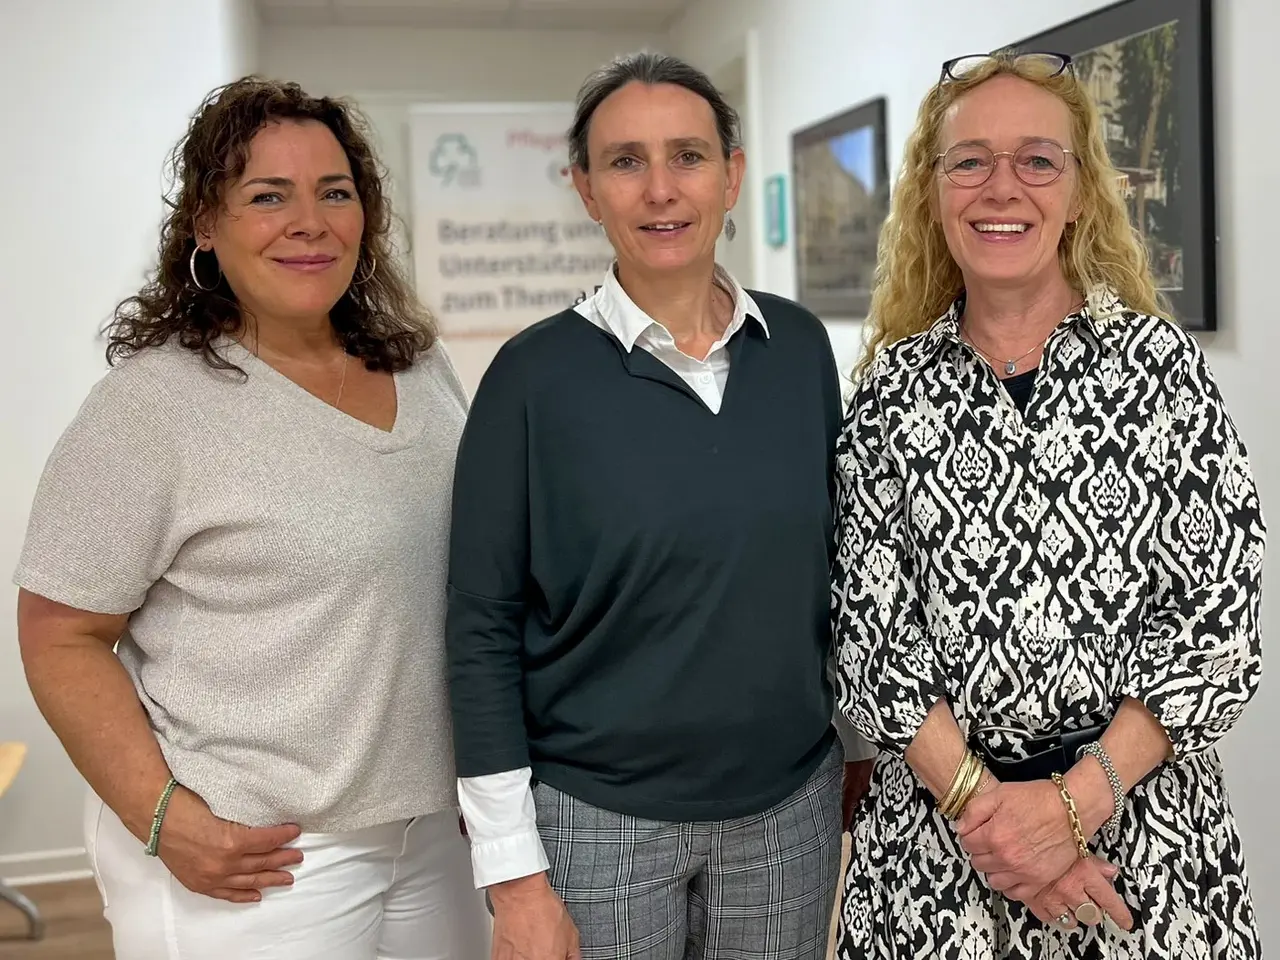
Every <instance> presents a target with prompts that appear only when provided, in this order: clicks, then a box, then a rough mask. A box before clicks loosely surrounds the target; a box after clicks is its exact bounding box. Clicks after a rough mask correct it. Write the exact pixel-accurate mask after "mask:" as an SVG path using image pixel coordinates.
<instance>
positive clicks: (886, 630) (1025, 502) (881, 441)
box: [833, 53, 1265, 960]
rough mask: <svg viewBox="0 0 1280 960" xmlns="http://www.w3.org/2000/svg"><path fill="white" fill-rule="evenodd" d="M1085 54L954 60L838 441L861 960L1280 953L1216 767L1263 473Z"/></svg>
mask: <svg viewBox="0 0 1280 960" xmlns="http://www.w3.org/2000/svg"><path fill="white" fill-rule="evenodd" d="M1118 180H1119V178H1118V174H1117V172H1116V170H1115V169H1114V168H1113V167H1112V165H1111V163H1110V162H1109V160H1108V158H1107V155H1106V151H1105V147H1104V145H1103V141H1102V137H1101V134H1100V132H1099V122H1098V116H1097V113H1096V111H1095V108H1094V107H1093V106H1092V104H1091V103H1090V101H1089V99H1088V96H1087V94H1086V92H1085V90H1084V89H1083V87H1082V86H1081V84H1080V83H1079V82H1078V80H1077V79H1076V77H1075V74H1074V71H1073V69H1072V66H1071V61H1070V58H1069V57H1067V56H1064V55H1060V54H1038V53H1037V54H1017V55H1015V54H1012V53H1007V54H999V55H990V56H986V55H984V56H979V57H964V58H960V59H958V60H953V61H949V62H948V63H947V64H945V65H944V67H943V74H942V77H941V79H940V82H939V83H938V84H937V86H936V87H935V88H934V89H933V90H932V91H931V92H930V93H929V94H928V96H927V97H926V98H925V101H924V103H923V105H922V106H921V109H920V113H919V119H918V122H917V125H916V128H915V130H914V132H913V133H912V135H911V137H910V139H909V141H908V143H907V147H906V152H905V157H904V164H903V172H902V175H901V178H900V180H899V182H898V186H897V190H896V191H895V194H894V198H893V209H892V211H891V215H890V217H889V220H888V223H887V224H886V226H885V230H884V234H883V237H882V240H881V248H880V264H879V271H878V277H877V286H876V290H875V293H874V297H873V301H872V307H871V314H872V316H871V321H870V329H871V337H870V341H869V349H868V351H867V355H866V356H865V357H864V359H863V361H862V363H861V365H860V367H859V370H858V371H857V389H856V392H855V395H854V397H853V398H852V401H851V406H850V408H849V410H848V415H847V419H846V421H845V424H844V429H843V431H842V434H841V437H840V441H839V445H838V448H837V460H836V464H837V482H838V488H839V491H838V508H837V519H838V539H839V543H838V558H837V561H836V564H835V571H834V577H835V580H834V586H833V616H834V618H835V624H834V625H835V630H836V642H837V645H838V658H839V667H840V672H839V697H840V706H841V708H842V709H843V711H844V713H845V715H846V716H847V717H848V718H849V719H850V720H851V721H852V723H853V725H854V726H855V727H856V728H857V729H858V731H859V732H861V733H862V734H863V735H864V736H866V737H867V738H869V739H870V740H871V741H872V742H874V743H875V744H876V745H878V746H879V748H880V750H881V753H880V757H879V759H878V761H877V763H876V768H875V773H874V776H873V780H872V786H871V791H870V794H869V795H868V798H867V801H866V802H865V803H864V804H863V805H862V807H861V809H860V811H859V813H858V815H857V818H856V820H855V823H854V827H853V864H852V869H851V870H850V871H849V872H848V879H847V880H846V884H847V889H846V896H845V900H844V906H843V917H842V924H841V941H842V944H841V955H842V956H843V957H846V958H853V957H859V958H861V957H895V958H897V957H943V958H961V957H963V958H985V957H1081V958H1085V957H1132V958H1144V960H1147V958H1150V960H1154V958H1158V957H1159V958H1164V957H1212V958H1219V957H1220V958H1227V957H1231V958H1236V960H1239V958H1252V957H1257V956H1259V955H1260V953H1261V949H1260V946H1259V943H1258V932H1257V926H1256V922H1255V916H1254V910H1253V906H1252V903H1251V900H1250V894H1249V885H1248V881H1247V879H1246V874H1245V867H1244V861H1243V857H1242V854H1241V849H1240V839H1239V835H1238V833H1237V830H1236V826H1235V821H1234V818H1233V816H1232V813H1231V808H1230V805H1229V803H1228V800H1227V793H1226V789H1225V787H1224V785H1223V776H1222V769H1221V766H1220V764H1219V760H1218V755H1217V753H1216V750H1215V746H1216V744H1217V742H1218V740H1219V739H1220V738H1221V737H1222V736H1223V735H1224V734H1225V733H1227V731H1229V730H1230V729H1231V727H1232V726H1233V725H1234V724H1235V723H1236V721H1237V720H1238V719H1239V717H1240V715H1241V713H1242V711H1243V710H1244V708H1245V706H1246V704H1247V703H1248V701H1249V700H1250V698H1251V697H1252V695H1253V693H1254V691H1255V690H1256V689H1257V685H1258V681H1259V677H1260V673H1261V656H1260V638H1259V631H1258V604H1259V595H1260V590H1261V582H1260V580H1261V571H1262V564H1263V551H1264V541H1265V524H1264V521H1263V517H1262V515H1261V512H1260V509H1259V504H1258V498H1257V493H1256V490H1255V486H1254V480H1253V476H1252V471H1251V468H1250V465H1249V460H1248V457H1247V454H1246V451H1245V448H1244V445H1243V444H1242V442H1241V440H1240V437H1239V436H1238V435H1237V433H1236V429H1235V426H1234V425H1233V423H1232V421H1231V418H1230V416H1229V415H1228V413H1227V411H1226V409H1225V408H1224V406H1223V402H1222V398H1221V396H1220V395H1219V392H1218V388H1217V386H1216V385H1215V381H1214V378H1213V376H1212V374H1211V372H1210V370H1209V368H1208V366H1207V364H1206V361H1205V357H1204V354H1203V353H1202V351H1201V349H1200V347H1199V345H1198V344H1197V342H1196V340H1195V339H1194V338H1193V337H1192V336H1190V335H1189V334H1187V333H1185V332H1184V331H1183V330H1181V329H1180V328H1179V327H1178V326H1176V325H1175V323H1173V322H1171V321H1170V320H1169V319H1167V317H1168V312H1167V311H1166V310H1164V309H1163V307H1162V306H1161V304H1160V302H1159V300H1158V298H1157V295H1156V293H1155V290H1154V287H1153V284H1152V279H1151V275H1150V273H1149V271H1148V266H1147V258H1146V252H1145V250H1144V248H1143V245H1142V243H1141V241H1140V240H1139V239H1138V238H1137V237H1136V236H1135V234H1134V232H1133V231H1132V230H1131V228H1130V226H1129V222H1128V217H1127V215H1126V211H1125V207H1124V203H1123V200H1122V198H1121V196H1120V192H1119V190H1118V188H1117V184H1118Z"/></svg>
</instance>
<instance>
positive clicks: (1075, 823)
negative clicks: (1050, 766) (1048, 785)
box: [1050, 773, 1093, 860]
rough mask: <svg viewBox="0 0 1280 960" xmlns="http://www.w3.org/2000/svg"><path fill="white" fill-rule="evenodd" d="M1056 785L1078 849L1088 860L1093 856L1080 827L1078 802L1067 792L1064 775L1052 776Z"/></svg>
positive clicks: (1056, 774) (1081, 855) (1083, 857)
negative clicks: (1077, 809)
mask: <svg viewBox="0 0 1280 960" xmlns="http://www.w3.org/2000/svg"><path fill="white" fill-rule="evenodd" d="M1050 777H1051V778H1052V779H1053V782H1054V784H1055V785H1056V786H1057V788H1058V793H1059V794H1060V795H1061V796H1062V802H1063V803H1064V804H1066V807H1067V818H1068V819H1069V820H1070V821H1071V832H1072V833H1073V834H1074V835H1075V838H1076V849H1077V850H1078V851H1080V857H1081V859H1083V860H1088V859H1089V857H1091V856H1092V855H1093V854H1092V853H1091V852H1090V851H1089V844H1088V843H1086V842H1085V839H1084V828H1083V827H1081V826H1080V815H1079V814H1078V813H1076V802H1075V800H1074V799H1072V797H1071V794H1070V792H1069V791H1068V790H1067V781H1066V780H1064V779H1063V777H1062V774H1060V773H1053V774H1050Z"/></svg>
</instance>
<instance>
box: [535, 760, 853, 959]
mask: <svg viewBox="0 0 1280 960" xmlns="http://www.w3.org/2000/svg"><path fill="white" fill-rule="evenodd" d="M843 760H844V754H843V751H842V750H841V748H840V745H839V744H838V743H837V744H836V745H835V746H834V747H833V748H832V750H831V752H830V753H829V754H828V756H827V757H826V758H825V759H824V761H823V762H822V765H821V766H820V767H819V768H818V770H817V771H816V772H815V773H814V775H813V776H812V777H810V778H809V781H808V782H807V783H806V784H805V785H804V786H803V787H802V788H801V789H800V790H798V791H797V792H796V793H795V794H793V795H792V796H790V797H788V798H787V799H786V800H784V801H782V802H781V803H779V804H777V805H776V806H774V807H771V808H770V809H768V810H766V811H764V812H763V813H760V814H756V815H754V816H749V817H742V818H739V819H736V820H725V821H718V822H703V823H668V822H664V821H658V820H644V819H641V818H639V817H633V816H628V815H626V814H620V813H613V812H611V811H608V810H602V809H600V808H599V807H594V806H592V805H590V804H588V803H584V802H583V801H581V800H578V799H576V798H574V797H571V796H569V795H567V794H565V793H563V792H561V791H559V790H556V789H555V788H554V787H551V786H548V785H547V784H545V783H538V784H536V785H535V786H534V791H533V793H534V801H535V804H536V806H537V811H538V832H539V833H540V834H541V836H542V844H543V847H544V848H545V849H546V852H547V858H548V860H549V861H550V864H551V869H550V872H549V875H548V876H549V878H550V881H551V886H552V887H553V888H554V889H555V891H556V893H558V894H559V895H560V898H561V899H562V900H563V901H564V903H565V907H566V908H567V909H568V911H569V915H570V916H571V917H572V918H573V921H574V924H575V925H576V926H577V928H578V933H579V936H580V937H581V942H582V957H583V960H823V958H824V957H825V956H826V952H827V931H828V928H829V925H830V922H831V912H832V910H833V908H834V906H835V897H836V887H837V884H838V880H839V873H840V832H841V822H840V821H841V817H840V809H841V807H840V804H841V785H842V783H843V772H844V763H843Z"/></svg>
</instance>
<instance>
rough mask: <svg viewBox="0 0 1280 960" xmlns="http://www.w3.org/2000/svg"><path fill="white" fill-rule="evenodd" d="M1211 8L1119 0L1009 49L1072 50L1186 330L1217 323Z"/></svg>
mask: <svg viewBox="0 0 1280 960" xmlns="http://www.w3.org/2000/svg"><path fill="white" fill-rule="evenodd" d="M1210 8H1211V2H1210V0H1124V2H1121V3H1116V4H1113V5H1112V6H1109V7H1104V8H1103V9H1101V10H1098V11H1096V12H1094V13H1091V14H1088V15H1087V16H1083V17H1080V18H1078V19H1075V20H1072V21H1070V22H1068V23H1064V24H1062V25H1061V26H1058V27H1054V28H1053V29H1052V30H1048V31H1045V32H1044V33H1041V34H1038V35H1036V36H1034V37H1029V38H1027V39H1026V40H1023V41H1021V42H1019V43H1016V44H1013V45H1012V47H1011V48H1010V49H1014V50H1049V51H1054V52H1057V53H1068V54H1070V55H1071V57H1072V58H1073V61H1074V63H1073V66H1074V68H1075V71H1076V76H1077V77H1079V78H1080V80H1081V81H1082V82H1083V83H1084V85H1085V86H1086V87H1087V88H1088V89H1089V92H1090V93H1091V94H1092V96H1093V99H1094V101H1095V102H1096V103H1097V105H1098V110H1099V113H1100V114H1101V118H1102V130H1103V136H1104V137H1105V139H1106V144H1107V150H1108V152H1109V153H1110V155H1111V161H1112V163H1113V164H1114V165H1115V166H1116V168H1117V169H1118V170H1119V171H1120V174H1121V186H1122V189H1123V190H1124V193H1125V198H1126V201H1127V205H1128V207H1129V216H1130V220H1131V222H1132V223H1133V226H1134V227H1135V229H1136V230H1137V231H1138V233H1139V234H1140V235H1141V237H1142V239H1143V241H1144V242H1145V243H1146V246H1147V253H1148V256H1149V259H1150V263H1151V269H1152V273H1153V274H1154V276H1155V281H1156V287H1157V289H1158V290H1159V291H1160V292H1161V293H1162V294H1163V295H1164V296H1165V298H1166V299H1167V300H1168V302H1169V305H1170V306H1171V307H1172V309H1173V313H1174V316H1175V318H1176V319H1177V320H1178V322H1179V323H1180V324H1182V325H1183V326H1184V327H1186V328H1187V329H1190V330H1214V329H1217V326H1218V302H1217V300H1218V283H1217V258H1218V227H1217V214H1216V209H1217V204H1216V198H1215V189H1214V161H1213V150H1214V128H1213V127H1214V125H1213V57H1212V30H1211V22H1210Z"/></svg>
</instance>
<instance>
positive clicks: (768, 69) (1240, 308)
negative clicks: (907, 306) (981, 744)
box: [671, 0, 1280, 947]
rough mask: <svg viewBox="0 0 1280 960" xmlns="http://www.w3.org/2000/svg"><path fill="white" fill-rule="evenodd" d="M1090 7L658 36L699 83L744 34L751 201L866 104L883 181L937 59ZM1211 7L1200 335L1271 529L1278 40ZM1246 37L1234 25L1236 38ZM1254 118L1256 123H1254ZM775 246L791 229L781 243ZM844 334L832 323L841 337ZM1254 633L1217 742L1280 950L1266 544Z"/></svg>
mask: <svg viewBox="0 0 1280 960" xmlns="http://www.w3.org/2000/svg"><path fill="white" fill-rule="evenodd" d="M1106 5H1107V3H1106V2H1096V0H1044V2H1041V3H1036V4H1014V3H1008V2H1006V0H974V2H971V3H968V4H964V5H961V6H957V5H955V4H953V3H950V2H945V0H897V2H895V3H885V4H871V3H859V4H851V3H848V2H847V0H785V2H784V0H697V2H696V3H695V4H694V5H693V7H692V8H691V9H690V10H689V11H688V12H687V13H686V15H685V16H684V17H683V18H682V19H681V20H680V21H679V22H677V23H676V24H675V25H674V26H673V28H672V32H671V50H672V52H673V53H676V54H678V55H681V56H684V57H687V58H688V59H690V60H691V61H693V62H694V63H697V64H698V65H699V66H701V67H703V68H704V69H706V70H709V71H716V70H718V69H720V68H721V65H722V64H723V63H727V62H728V61H730V60H731V59H732V58H733V57H735V56H737V55H738V53H739V51H740V50H741V49H742V39H741V34H742V33H743V32H744V31H747V30H749V29H754V31H755V32H756V33H757V34H758V37H759V41H758V42H759V76H758V78H757V80H758V84H759V89H760V91H761V93H760V110H759V116H758V117H756V118H755V122H756V123H757V126H758V129H757V134H756V137H755V142H757V143H758V144H759V145H760V148H761V149H760V154H761V155H760V156H757V157H748V158H747V169H748V171H749V175H750V177H751V182H750V189H752V190H753V191H755V193H756V196H760V195H761V192H762V190H763V181H764V178H766V177H768V176H769V175H770V174H773V173H785V174H786V175H787V178H788V182H790V177H791V157H790V143H791V139H790V138H791V133H792V132H793V131H794V130H796V129H797V128H801V127H805V126H807V125H809V124H810V123H812V122H814V121H815V120H819V119H821V118H823V117H825V116H828V115H830V114H833V113H837V112H839V111H840V110H842V109H844V108H846V107H848V106H852V105H853V104H856V103H859V102H861V101H863V100H865V99H868V98H870V97H874V96H877V95H884V96H886V97H887V98H888V101H889V115H888V134H889V136H888V148H889V149H888V153H889V164H890V170H891V171H896V170H897V167H898V163H899V159H900V157H901V154H902V146H903V143H904V142H905V140H906V136H907V134H908V132H909V130H910V128H911V126H912V125H913V124H914V122H915V113H916V108H917V106H918V104H919V102H920V99H921V98H922V97H923V96H924V94H925V93H926V92H927V90H928V88H929V87H930V85H932V84H933V83H934V82H936V80H937V76H938V69H939V65H940V64H941V62H942V61H943V60H944V59H946V58H947V57H949V56H955V55H957V54H963V53H972V52H976V51H984V50H990V49H993V48H995V47H998V46H1001V45H1003V44H1006V43H1009V42H1011V41H1015V40H1018V39H1020V38H1022V37H1025V36H1031V35H1033V34H1035V33H1038V32H1040V31H1041V30H1044V29H1046V28H1049V27H1052V26H1054V25H1056V24H1058V23H1061V22H1063V21H1065V20H1069V19H1071V18H1073V17H1076V16H1080V15H1081V14H1084V13H1087V12H1090V11H1091V10H1094V9H1097V8H1100V7H1103V6H1106ZM1214 6H1215V7H1216V8H1217V15H1218V23H1217V32H1216V38H1217V43H1216V57H1217V65H1218V80H1217V84H1218V93H1217V98H1216V104H1217V106H1216V109H1217V114H1218V154H1217V156H1218V170H1219V174H1218V185H1219V197H1220V204H1221V213H1220V221H1219V223H1220V228H1221V237H1222V246H1221V258H1220V259H1221V281H1222V294H1221V303H1222V313H1223V320H1222V327H1223V329H1222V330H1221V331H1219V332H1217V333H1214V334H1208V335H1205V336H1204V337H1203V342H1204V343H1205V344H1206V345H1207V347H1208V349H1209V353H1210V355H1211V357H1212V362H1213V366H1214V369H1215V370H1216V372H1217V375H1218V378H1219V379H1220V380H1221V382H1222V389H1223V393H1224V394H1225V395H1226V399H1227V402H1228V404H1229V406H1230V408H1231V410H1232V412H1233V414H1234V417H1235V419H1236V421H1237V423H1238V424H1239V427H1240V430H1241V431H1242V433H1243V434H1244V437H1245V440H1246V443H1248V445H1249V447H1250V450H1251V453H1252V457H1253V464H1254V468H1255V470H1256V472H1257V475H1258V479H1259V483H1260V486H1261V489H1262V498H1263V506H1264V510H1265V511H1266V512H1267V514H1268V516H1269V517H1270V519H1271V521H1272V526H1273V528H1274V529H1280V431H1278V430H1277V428H1276V424H1277V422H1280V378H1277V376H1276V373H1275V370H1276V362H1277V358H1280V322H1277V320H1276V308H1275V288H1274V286H1273V283H1274V277H1275V266H1274V257H1275V250H1276V249H1277V230H1276V224H1277V223H1278V222H1280V190H1277V189H1276V184H1275V172H1276V171H1275V163H1274V158H1275V156H1276V155H1277V153H1280V133H1278V132H1277V128H1276V125H1275V124H1274V122H1272V120H1273V118H1274V117H1275V115H1276V113H1275V104H1274V82H1273V69H1272V64H1273V62H1274V59H1275V56H1274V49H1273V39H1274V37H1275V36H1277V35H1278V34H1280V5H1277V4H1276V3H1275V2H1274V0H1230V2H1219V3H1216V4H1215V5H1214ZM1246 24H1247V26H1246ZM1264 118H1266V119H1264ZM788 235H789V236H793V235H794V231H788ZM758 256H759V258H760V261H761V262H763V264H764V270H763V275H762V276H758V277H757V278H756V282H757V283H758V284H759V285H760V286H762V287H764V288H765V289H769V290H773V291H775V292H777V293H780V294H782V295H784V296H794V295H795V266H794V262H793V257H794V248H793V247H792V246H790V245H788V246H787V247H785V248H783V249H782V250H777V251H775V250H762V251H758ZM847 326H851V325H842V327H847ZM833 340H835V341H836V343H837V349H838V350H839V351H840V352H841V353H842V367H843V366H846V365H847V364H848V362H849V361H851V360H852V359H853V357H854V355H855V351H856V347H857V345H858V340H857V337H856V331H853V332H851V331H850V330H848V329H847V328H843V329H835V330H833ZM1272 541H1273V543H1272V550H1271V559H1270V561H1269V562H1268V565H1267V572H1266V578H1267V585H1266V595H1265V597H1264V611H1263V629H1264V632H1265V641H1264V642H1265V645H1266V650H1267V655H1268V656H1267V666H1266V668H1265V670H1266V673H1265V675H1264V681H1263V689H1262V692H1261V693H1260V694H1259V695H1258V697H1257V698H1256V699H1255V701H1254V703H1253V704H1252V706H1251V708H1250V710H1249V711H1248V712H1247V714H1246V716H1245V719H1244V721H1243V722H1242V724H1241V725H1240V727H1239V728H1238V729H1237V730H1236V731H1234V732H1233V733H1232V735H1231V736H1230V737H1228V739H1227V741H1226V743H1225V745H1224V750H1223V753H1224V757H1225V762H1226V766H1227V776H1228V782H1229V785H1230V788H1231V791H1232V800H1233V804H1234V807H1235V810H1236V812H1237V814H1238V817H1239V820H1240V824H1241V830H1242V832H1243V834H1244V843H1245V853H1246V857H1247V859H1248V863H1249V866H1250V872H1251V874H1252V879H1253V885H1254V898H1255V903H1256V905H1257V906H1258V908H1259V914H1260V919H1261V922H1262V925H1263V930H1264V937H1265V939H1266V941H1267V942H1269V943H1270V944H1271V945H1272V946H1273V947H1276V946H1280V914H1278V913H1277V912H1276V911H1275V910H1274V909H1271V910H1268V909H1267V907H1274V906H1275V905H1276V904H1280V820H1278V819H1277V818H1276V816H1275V797H1276V796H1277V795H1280V766H1278V765H1277V764H1276V762H1275V757H1276V755H1277V747H1278V746H1280V742H1278V740H1277V737H1276V734H1275V731H1276V730H1277V729H1280V699H1277V698H1275V691H1277V690H1280V680H1278V679H1277V678H1276V677H1275V676H1274V675H1273V674H1272V671H1274V669H1275V667H1274V654H1275V651H1276V650H1277V643H1280V559H1277V558H1278V557H1280V537H1278V536H1273V537H1272Z"/></svg>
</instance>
